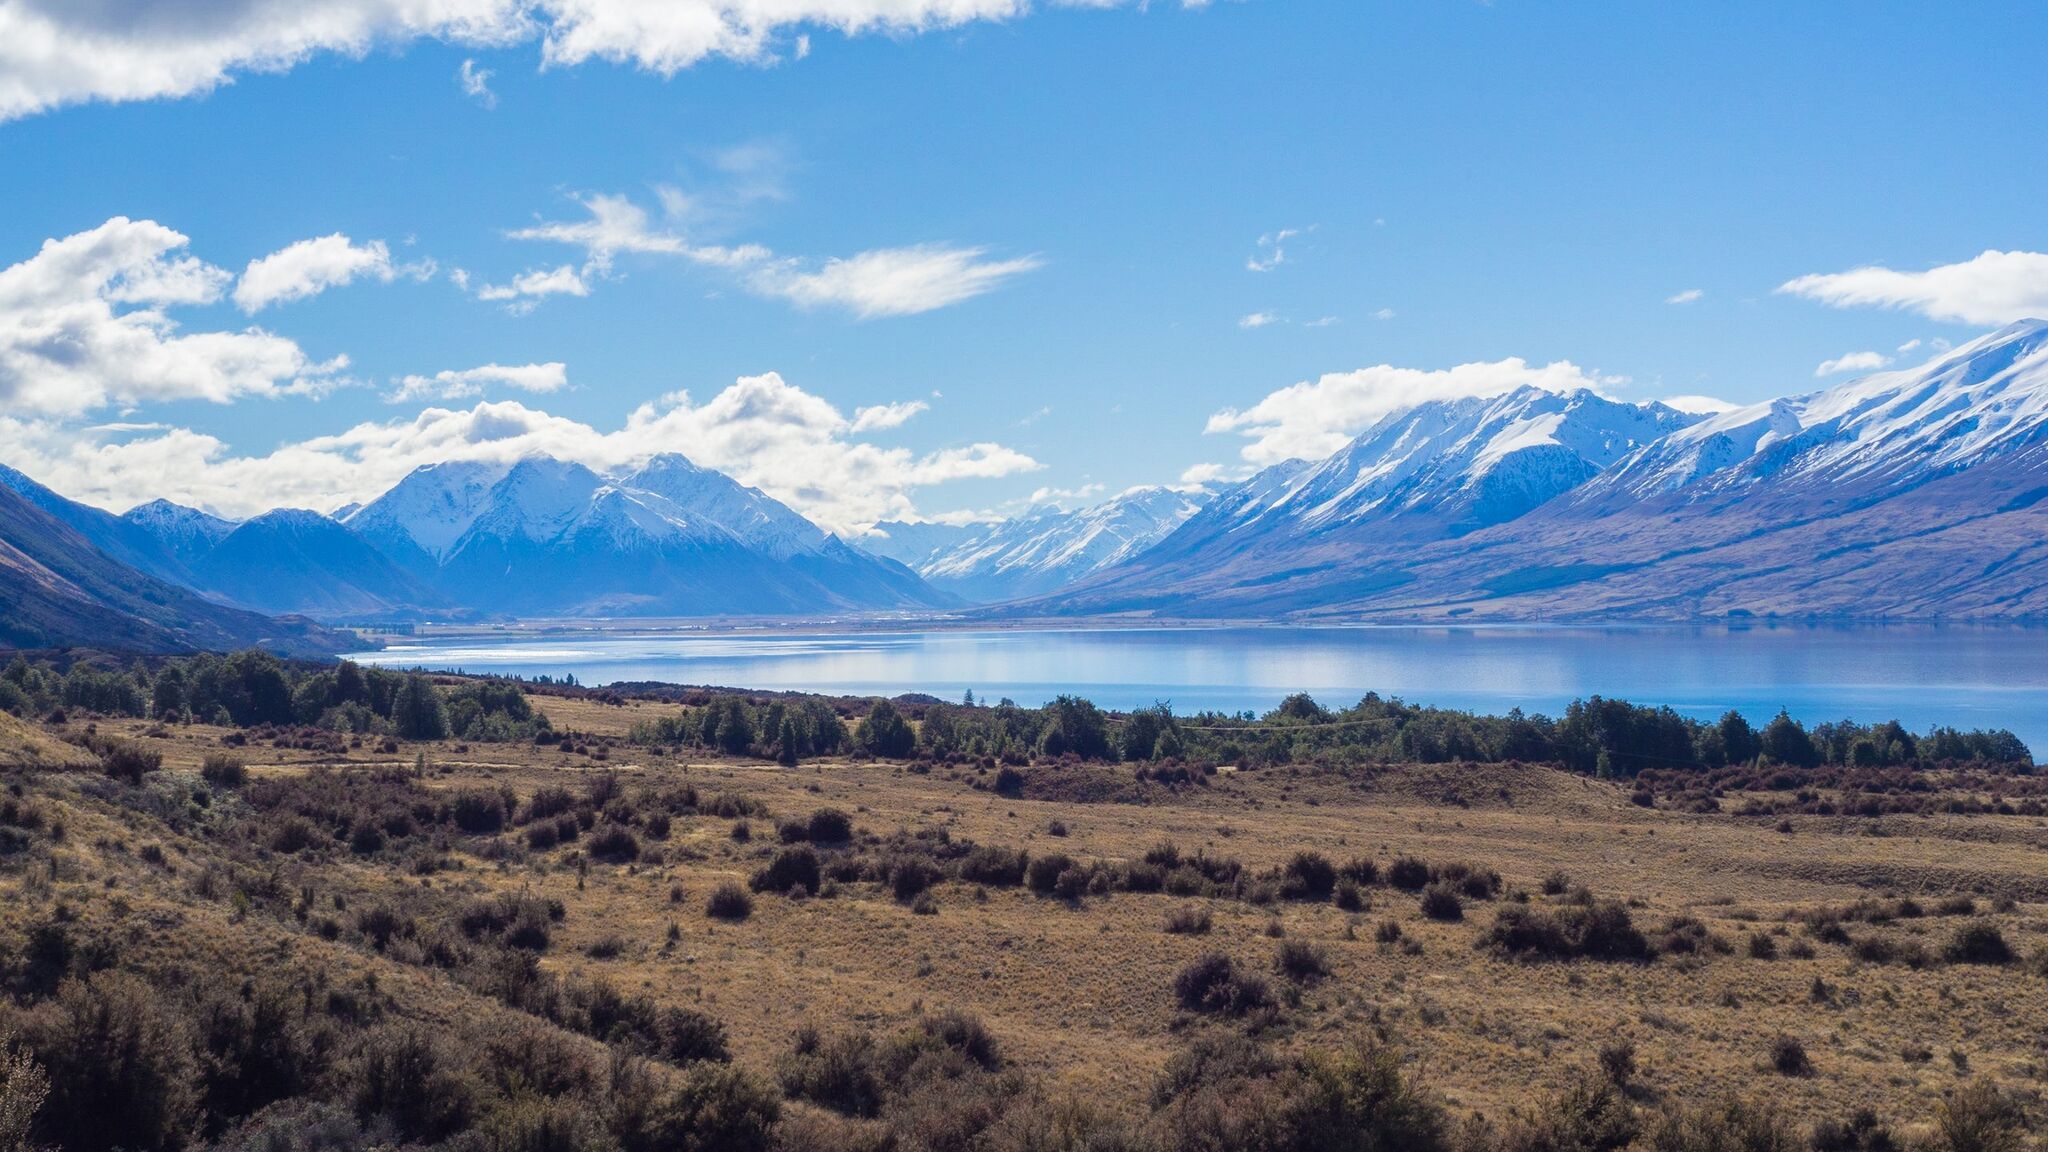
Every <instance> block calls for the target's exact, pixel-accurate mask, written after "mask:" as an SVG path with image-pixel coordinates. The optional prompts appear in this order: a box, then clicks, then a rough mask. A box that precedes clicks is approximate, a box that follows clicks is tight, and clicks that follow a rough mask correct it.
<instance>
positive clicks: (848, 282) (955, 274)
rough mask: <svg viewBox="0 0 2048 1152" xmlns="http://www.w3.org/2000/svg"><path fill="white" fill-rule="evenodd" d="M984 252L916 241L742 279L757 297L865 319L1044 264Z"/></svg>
mask: <svg viewBox="0 0 2048 1152" xmlns="http://www.w3.org/2000/svg"><path fill="white" fill-rule="evenodd" d="M986 253H987V249H985V248H952V247H948V246H946V245H942V244H919V245H915V246H912V247H909V248H877V249H874V250H872V251H868V252H862V253H860V254H859V255H857V256H849V257H847V258H845V259H837V258H835V259H831V260H827V261H826V262H825V263H824V265H823V266H821V267H815V268H812V267H807V266H806V265H805V264H803V263H801V262H799V261H794V260H778V261H775V262H773V263H771V264H768V265H766V266H764V267H761V268H759V269H757V270H756V271H754V272H753V273H752V274H750V275H749V276H748V277H747V280H746V283H747V286H748V287H749V288H750V289H752V290H753V291H755V292H758V293H760V294H761V295H763V296H774V297H779V298H781V299H784V300H788V301H790V302H791V303H793V304H796V305H797V306H798V307H804V308H811V307H819V306H832V307H838V308H844V309H846V310H848V311H850V312H852V313H853V314H854V315H856V316H859V317H860V318H862V319H864V320H869V319H874V318H877V317H882V316H912V315H916V314H917V313H920V312H930V311H932V310H934V309H937V308H944V307H946V306H947V305H950V304H958V303H960V302H961V301H963V300H971V299H973V298H974V297H976V296H980V295H982V294H983V293H985V292H989V291H992V290H994V289H995V288H997V287H999V286H1000V285H1001V284H1002V283H1003V282H1004V281H1006V280H1008V279H1010V278H1011V277H1013V276H1017V275H1020V274H1022V273H1025V272H1030V271H1033V270H1034V269H1037V268H1040V267H1043V266H1044V261H1042V260H1040V259H1039V258H1038V257H1036V256H1021V257H1017V258H1015V259H1011V260H984V259H982V256H984V255H985V254H986Z"/></svg>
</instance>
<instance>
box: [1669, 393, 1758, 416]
mask: <svg viewBox="0 0 2048 1152" xmlns="http://www.w3.org/2000/svg"><path fill="white" fill-rule="evenodd" d="M1664 404H1665V406H1666V407H1670V408H1676V409H1678V410H1679V411H1680V412H1692V413H1695V414H1698V415H1701V416H1711V415H1713V414H1714V413H1716V412H1733V411H1734V410H1735V409H1737V408H1739V407H1741V405H1739V404H1733V403H1730V402H1729V401H1726V400H1723V399H1721V398H1720V397H1718V396H1666V397H1665V398H1664Z"/></svg>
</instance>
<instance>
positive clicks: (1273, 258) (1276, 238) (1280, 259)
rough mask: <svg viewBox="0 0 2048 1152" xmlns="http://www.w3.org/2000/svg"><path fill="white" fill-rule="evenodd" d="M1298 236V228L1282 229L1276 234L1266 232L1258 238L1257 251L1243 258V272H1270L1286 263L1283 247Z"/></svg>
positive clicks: (1285, 251) (1285, 253)
mask: <svg viewBox="0 0 2048 1152" xmlns="http://www.w3.org/2000/svg"><path fill="white" fill-rule="evenodd" d="M1299 235H1301V229H1299V228H1282V229H1281V230H1280V231H1278V232H1268V233H1266V234H1265V235H1264V236H1261V237H1259V240H1258V244H1257V246H1256V247H1257V250H1256V251H1254V252H1253V253H1252V254H1251V255H1250V256H1247V257H1245V261H1244V268H1245V271H1247V272H1271V271H1272V270H1273V269H1275V268H1278V267H1279V266H1281V265H1282V264H1285V263H1287V249H1286V248H1285V247H1284V245H1285V244H1286V243H1287V242H1288V241H1289V240H1292V239H1294V238H1295V237H1296V236H1299Z"/></svg>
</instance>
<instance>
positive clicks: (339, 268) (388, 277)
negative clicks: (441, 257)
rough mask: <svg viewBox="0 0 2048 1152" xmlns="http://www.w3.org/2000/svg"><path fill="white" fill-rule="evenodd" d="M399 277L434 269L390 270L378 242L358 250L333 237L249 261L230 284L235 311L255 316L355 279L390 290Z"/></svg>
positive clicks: (421, 275) (388, 251)
mask: <svg viewBox="0 0 2048 1152" xmlns="http://www.w3.org/2000/svg"><path fill="white" fill-rule="evenodd" d="M401 274H403V275H406V276H411V277H413V278H414V279H417V280H424V279H426V278H427V277H429V276H431V275H433V274H434V265H433V262H432V261H424V262H421V263H419V264H408V265H405V266H402V267H398V266H394V265H393V264H392V263H391V249H390V248H389V247H388V246H386V245H385V243H384V242H383V241H382V240H372V241H370V242H369V243H368V244H357V243H355V242H354V241H352V240H350V239H349V238H348V237H347V236H345V235H343V234H341V233H339V232H336V233H334V234H333V235H331V236H318V237H315V238H313V239H311V240H300V241H298V242H297V243H294V244H288V245H286V246H285V247H283V248H280V249H278V250H277V251H275V252H272V253H271V254H270V255H268V256H263V257H259V258H258V259H255V260H251V261H249V266H248V267H247V268H244V269H243V270H242V277H241V279H240V280H239V281H237V282H236V283H235V306H236V307H238V308H240V309H241V310H242V311H244V312H249V313H256V312H261V311H262V310H263V309H265V308H268V307H270V306H271V305H272V304H284V303H288V302H290V301H293V300H304V299H305V298H306V297H308V296H317V295H319V294H320V293H322V292H325V291H327V290H328V289H329V288H340V287H344V286H346V285H348V284H350V283H353V282H354V281H355V279H356V278H357V277H359V276H360V277H365V278H368V279H372V280H381V281H383V282H384V283H386V284H389V283H391V281H393V280H395V279H397V278H398V276H400V275H401Z"/></svg>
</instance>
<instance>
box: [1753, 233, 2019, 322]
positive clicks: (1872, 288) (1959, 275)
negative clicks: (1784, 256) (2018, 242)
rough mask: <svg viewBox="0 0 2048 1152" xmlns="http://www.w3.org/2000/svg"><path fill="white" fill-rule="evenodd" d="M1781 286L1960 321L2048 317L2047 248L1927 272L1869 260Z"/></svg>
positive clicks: (1848, 303)
mask: <svg viewBox="0 0 2048 1152" xmlns="http://www.w3.org/2000/svg"><path fill="white" fill-rule="evenodd" d="M1778 291H1780V292H1782V293H1785V294H1787V295H1791V296H1802V297H1805V298H1806V299H1808V300H1818V301H1820V302H1821V303H1823V304H1829V305H1833V306H1834V307H1836V308H1857V307H1864V308H1899V309H1905V310H1909V311H1913V312H1918V313H1919V314H1920V315H1922V316H1925V317H1927V318H1928V319H1930V320H1947V321H1954V322H1956V323H1960V324H1985V325H1991V324H2009V323H2011V322H2012V321H2014V320H2027V319H2032V318H2036V317H2041V316H2048V253H2042V252H1998V251H1986V252H1983V253H1981V254H1979V255H1978V256H1976V257H1975V258H1973V259H1969V260H1965V261H1963V262H1962V263H1960V264H1943V265H1940V266H1939V267H1935V268H1929V269H1927V270H1926V271H1924V272H1900V271H1896V270H1894V269H1891V268H1884V267H1879V266H1877V265H1869V266H1866V267H1862V268H1852V269H1850V270H1849V271H1847V272H1828V273H1816V274H1814V275H1810V276H1801V277H1798V278H1797V279H1794V280H1787V281H1786V282H1785V283H1783V284H1780V285H1779V286H1778Z"/></svg>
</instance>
